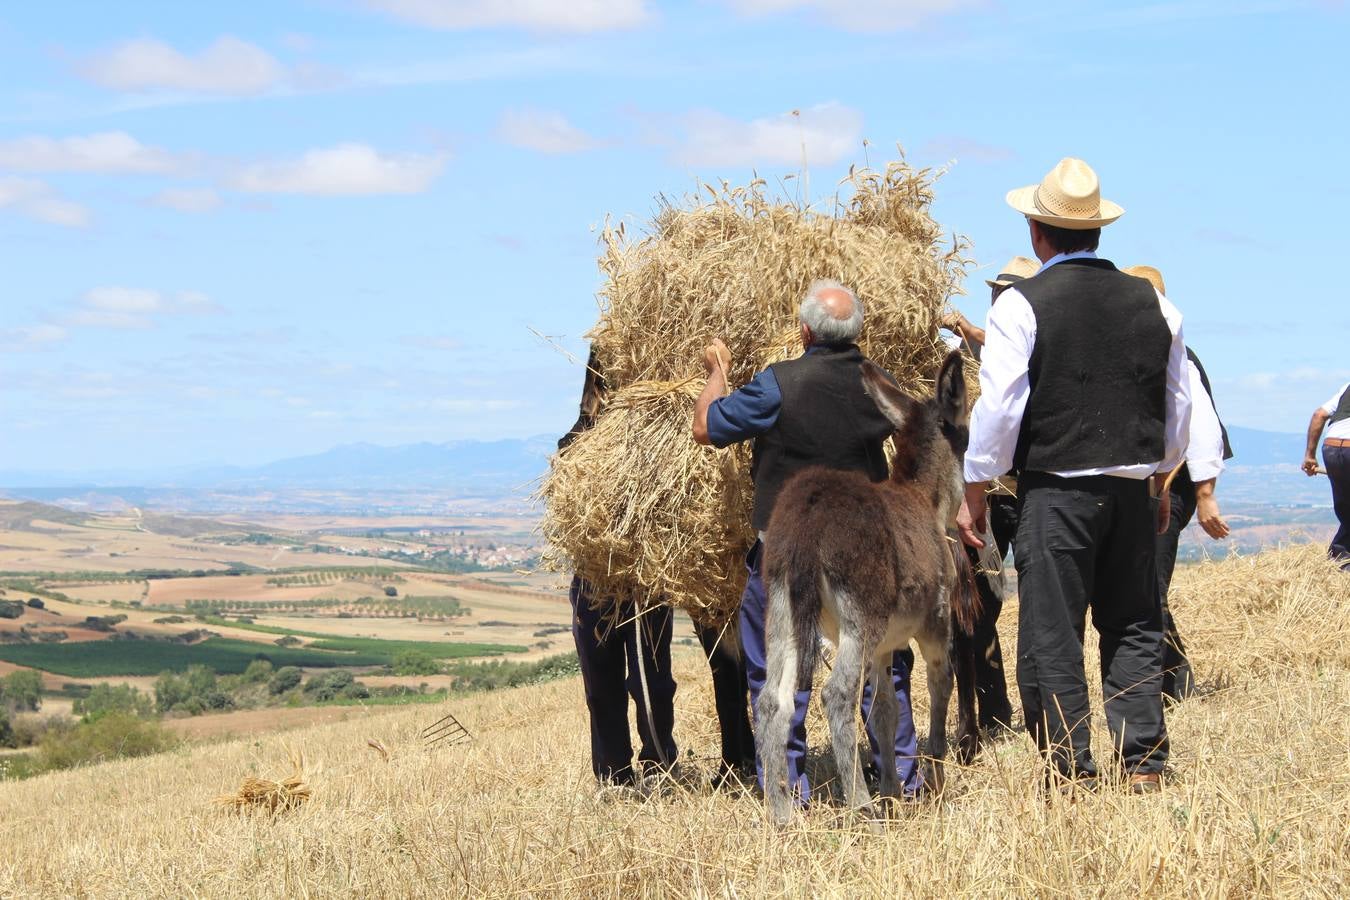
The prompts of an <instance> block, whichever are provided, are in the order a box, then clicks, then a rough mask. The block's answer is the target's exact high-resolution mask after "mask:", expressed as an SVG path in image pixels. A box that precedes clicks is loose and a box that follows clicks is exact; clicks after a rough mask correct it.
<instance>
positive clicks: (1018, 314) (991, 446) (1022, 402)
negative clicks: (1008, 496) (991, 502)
mask: <svg viewBox="0 0 1350 900" xmlns="http://www.w3.org/2000/svg"><path fill="white" fill-rule="evenodd" d="M1035 345H1036V314H1035V313H1034V312H1032V309H1031V304H1029V303H1027V300H1026V298H1025V297H1023V296H1022V295H1021V294H1020V293H1018V291H1017V289H1016V288H1008V289H1007V290H1006V291H1004V292H1003V293H1002V294H1000V295H999V298H998V302H997V303H995V304H994V305H993V307H991V308H990V310H989V317H988V321H987V322H986V323H985V343H984V353H983V355H982V357H981V360H980V399H979V400H977V401H976V402H975V409H974V410H973V411H972V412H971V416H970V444H969V446H968V447H967V449H966V464H965V469H966V472H965V474H966V481H967V482H969V483H974V482H978V481H991V480H993V479H995V478H998V477H999V476H1000V475H1005V474H1007V472H1008V471H1009V470H1010V469H1012V466H1013V455H1014V454H1015V452H1016V450H1017V437H1018V434H1019V433H1020V432H1021V430H1022V415H1023V414H1024V413H1025V412H1026V408H1027V398H1028V397H1030V396H1031V377H1030V374H1029V371H1028V370H1029V367H1030V364H1031V351H1032V348H1033V347H1035Z"/></svg>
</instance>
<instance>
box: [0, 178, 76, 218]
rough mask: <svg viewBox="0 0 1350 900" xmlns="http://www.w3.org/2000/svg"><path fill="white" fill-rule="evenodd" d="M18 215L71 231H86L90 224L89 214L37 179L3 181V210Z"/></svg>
mask: <svg viewBox="0 0 1350 900" xmlns="http://www.w3.org/2000/svg"><path fill="white" fill-rule="evenodd" d="M5 208H9V209H12V210H14V211H15V212H17V213H19V214H21V215H25V216H28V217H29V218H30V219H37V220H38V221H39V222H46V223H48V224H50V225H64V226H66V227H67V228H83V227H85V226H86V225H88V224H89V218H90V216H89V210H88V209H86V208H85V207H83V206H81V205H80V204H78V203H75V202H74V201H72V200H67V199H66V198H64V197H62V196H61V195H60V194H58V193H57V192H56V191H55V190H53V189H52V187H51V185H49V184H47V183H46V182H45V181H39V180H37V179H35V178H2V177H0V209H5Z"/></svg>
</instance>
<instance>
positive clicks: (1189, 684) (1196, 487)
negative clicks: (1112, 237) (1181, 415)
mask: <svg viewBox="0 0 1350 900" xmlns="http://www.w3.org/2000/svg"><path fill="white" fill-rule="evenodd" d="M1121 271H1122V272H1124V273H1125V274H1126V275H1133V276H1135V277H1136V278H1143V279H1145V280H1146V281H1148V283H1149V284H1150V285H1152V286H1153V287H1154V288H1156V289H1157V291H1158V293H1160V294H1162V295H1163V296H1167V286H1166V285H1165V284H1164V282H1163V277H1162V273H1161V272H1159V271H1158V270H1157V269H1155V268H1154V267H1153V266H1130V267H1129V268H1126V269H1121ZM1186 383H1187V385H1188V387H1189V388H1190V391H1191V431H1190V446H1189V447H1188V448H1187V450H1186V461H1185V462H1184V463H1182V464H1181V468H1180V469H1178V470H1177V474H1176V475H1175V476H1174V477H1173V479H1172V484H1171V485H1170V486H1169V488H1168V492H1169V498H1168V499H1169V500H1170V502H1171V507H1172V516H1171V518H1170V519H1169V520H1168V523H1167V530H1166V531H1164V532H1163V533H1162V534H1160V535H1158V541H1157V547H1158V593H1159V594H1161V595H1162V610H1163V677H1162V692H1163V697H1164V698H1165V699H1166V700H1168V701H1171V702H1178V701H1181V700H1184V699H1186V698H1187V697H1189V696H1191V694H1193V693H1195V673H1194V672H1193V671H1192V670H1191V662H1190V660H1189V659H1187V658H1186V644H1185V643H1184V642H1183V641H1182V640H1181V632H1180V631H1179V630H1178V629H1177V623H1176V619H1175V618H1174V617H1173V616H1172V606H1171V603H1170V602H1169V601H1168V596H1167V595H1168V592H1169V591H1170V590H1171V588H1172V573H1173V572H1174V571H1175V570H1176V564H1177V546H1178V544H1179V543H1180V541H1181V532H1182V530H1183V529H1185V527H1186V526H1187V525H1188V524H1190V521H1191V517H1192V516H1194V515H1196V513H1197V512H1199V517H1200V527H1201V528H1202V529H1204V532H1205V533H1206V534H1208V535H1209V536H1210V537H1212V538H1214V540H1216V541H1218V540H1222V539H1224V538H1226V537H1228V523H1227V522H1225V521H1224V520H1223V516H1222V515H1220V514H1219V501H1218V498H1217V497H1216V496H1215V493H1214V489H1215V486H1216V485H1217V484H1218V480H1219V473H1220V472H1222V471H1223V468H1224V463H1225V462H1227V461H1228V460H1230V459H1232V458H1233V448H1232V446H1231V445H1230V444H1229V442H1228V429H1227V428H1224V426H1223V422H1221V421H1220V420H1219V412H1218V408H1217V407H1216V406H1215V405H1214V389H1213V388H1212V387H1211V386H1210V383H1209V375H1208V374H1207V373H1206V372H1205V367H1204V366H1203V365H1201V363H1200V357H1198V356H1196V355H1195V351H1194V350H1192V349H1191V348H1190V347H1187V348H1186Z"/></svg>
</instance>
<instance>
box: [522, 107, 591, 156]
mask: <svg viewBox="0 0 1350 900" xmlns="http://www.w3.org/2000/svg"><path fill="white" fill-rule="evenodd" d="M497 136H498V137H499V138H501V139H502V140H503V141H506V143H508V144H513V145H515V146H517V147H524V148H525V149H526V150H537V151H538V152H540V153H578V152H580V151H582V150H590V149H592V148H594V147H596V146H598V143H597V142H596V140H595V139H594V138H592V137H591V136H590V135H588V134H587V133H586V132H584V131H582V130H581V129H580V128H578V127H576V126H575V125H573V124H572V123H571V122H569V121H567V117H566V116H564V115H563V114H562V113H560V112H553V111H551V110H546V109H512V110H507V111H506V112H504V113H502V117H501V119H500V121H498V123H497Z"/></svg>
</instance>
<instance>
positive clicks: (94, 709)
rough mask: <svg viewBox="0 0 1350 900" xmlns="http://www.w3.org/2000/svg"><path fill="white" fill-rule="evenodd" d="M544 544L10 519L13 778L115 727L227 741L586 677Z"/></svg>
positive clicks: (417, 523) (398, 531)
mask: <svg viewBox="0 0 1350 900" xmlns="http://www.w3.org/2000/svg"><path fill="white" fill-rule="evenodd" d="M410 523H411V524H410ZM532 527H533V522H532V521H531V520H528V519H524V518H521V517H515V516H511V515H495V516H488V515H480V516H465V517H453V516H452V517H447V518H439V519H433V518H420V519H416V520H410V519H404V518H398V517H388V518H382V519H369V518H366V519H359V520H358V519H350V518H344V517H340V516H324V517H305V516H294V515H289V516H278V517H277V518H276V519H267V518H257V517H255V518H250V519H249V520H248V521H243V520H233V519H215V518H205V517H200V516H182V515H169V514H164V513H151V512H145V511H142V510H139V509H133V510H128V511H125V512H119V513H92V512H72V511H71V510H69V509H66V508H62V507H58V506H54V505H48V504H44V503H39V502H34V501H0V528H2V529H3V530H0V698H3V706H0V709H4V710H5V712H4V714H3V718H2V720H0V744H3V745H6V746H5V747H0V771H2V772H4V773H5V774H6V775H8V777H11V778H13V777H23V776H27V775H31V774H35V773H37V772H40V771H46V770H50V769H51V768H54V767H62V766H61V765H58V764H57V761H56V757H57V756H59V755H60V754H59V753H58V751H57V750H56V749H54V748H55V746H56V745H57V744H59V743H60V742H61V741H62V740H65V741H66V742H67V743H69V742H70V741H73V740H74V739H75V736H76V735H78V734H79V733H80V731H81V729H87V730H89V731H91V732H92V731H94V730H96V729H97V728H99V727H105V728H111V727H113V726H111V725H107V724H104V725H103V726H100V725H99V720H100V719H104V718H108V719H109V720H110V721H112V720H120V719H122V718H125V717H131V718H135V719H137V720H138V721H144V722H145V723H149V725H148V726H147V727H150V726H153V730H154V731H155V732H156V734H155V735H154V738H155V740H156V741H161V742H163V743H165V744H169V743H175V742H177V741H180V740H186V741H199V740H208V739H209V740H215V739H219V738H220V737H222V736H229V735H235V736H242V735H247V734H256V733H260V732H267V731H273V730H277V729H284V728H287V727H291V726H294V725H300V724H308V723H312V722H315V721H328V720H332V719H336V718H342V717H345V716H346V715H348V714H350V712H351V711H352V710H353V709H355V708H358V707H359V708H363V709H367V710H370V709H379V708H383V707H391V706H398V705H407V704H435V703H439V702H443V701H445V700H446V698H447V697H448V696H449V695H451V694H452V693H458V692H472V691H479V690H484V689H493V688H498V687H502V686H505V685H514V684H522V683H529V682H532V681H536V680H543V679H547V678H553V677H558V676H559V675H570V674H574V673H575V672H576V663H575V655H574V654H573V653H572V651H571V636H570V633H569V629H570V613H569V607H568V605H567V599H566V594H565V591H564V590H562V588H563V587H564V585H562V584H561V582H560V580H559V578H558V577H557V576H552V575H547V574H540V573H537V572H535V571H533V569H532V563H533V559H534V557H535V555H536V554H537V548H536V546H535V543H534V538H533V536H532V533H531V532H532ZM122 727H131V728H134V727H135V726H134V725H133V724H131V723H123V725H122ZM161 731H162V732H163V734H160V733H159V732H161ZM92 738H93V735H92V734H91V739H92ZM95 743H96V742H95ZM156 746H157V745H156ZM62 752H64V751H62ZM88 753H89V754H91V755H90V756H89V757H88V758H84V757H81V756H79V754H78V753H77V754H76V756H75V757H74V758H71V759H69V760H67V759H66V757H62V760H63V761H70V762H73V763H78V762H88V761H93V760H94V759H96V758H99V753H100V751H99V749H98V748H97V747H93V748H91V749H88Z"/></svg>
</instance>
